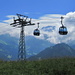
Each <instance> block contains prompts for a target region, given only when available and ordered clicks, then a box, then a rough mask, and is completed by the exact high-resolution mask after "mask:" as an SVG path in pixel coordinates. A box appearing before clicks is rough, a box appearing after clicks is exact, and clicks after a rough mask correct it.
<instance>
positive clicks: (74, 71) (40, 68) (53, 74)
mask: <svg viewBox="0 0 75 75" xmlns="http://www.w3.org/2000/svg"><path fill="white" fill-rule="evenodd" d="M0 75H75V58H60V59H58V58H57V59H48V60H39V61H27V62H25V61H9V62H7V61H0Z"/></svg>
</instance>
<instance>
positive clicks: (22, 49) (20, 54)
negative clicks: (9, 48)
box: [10, 14, 35, 60]
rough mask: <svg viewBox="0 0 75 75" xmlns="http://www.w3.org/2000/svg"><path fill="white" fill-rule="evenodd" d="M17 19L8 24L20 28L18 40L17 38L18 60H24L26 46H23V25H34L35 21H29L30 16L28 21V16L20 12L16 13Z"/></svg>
mask: <svg viewBox="0 0 75 75" xmlns="http://www.w3.org/2000/svg"><path fill="white" fill-rule="evenodd" d="M17 16H18V19H15V17H14V18H13V19H14V23H11V24H10V25H11V26H13V27H18V28H21V32H20V40H19V50H18V60H26V48H25V33H24V27H25V26H30V25H35V23H31V18H30V20H29V21H27V18H28V16H24V15H21V14H17Z"/></svg>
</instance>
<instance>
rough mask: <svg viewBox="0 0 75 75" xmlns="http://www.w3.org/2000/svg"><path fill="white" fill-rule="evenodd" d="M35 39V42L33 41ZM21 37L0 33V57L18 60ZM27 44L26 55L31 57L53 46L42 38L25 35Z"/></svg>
mask: <svg viewBox="0 0 75 75" xmlns="http://www.w3.org/2000/svg"><path fill="white" fill-rule="evenodd" d="M33 41H34V42H33ZM18 43H19V38H16V37H12V36H10V35H9V34H3V35H0V59H3V60H17V59H18V46H19V44H18ZM25 44H26V54H27V55H26V56H27V58H28V57H31V56H34V55H36V54H38V53H39V52H41V51H42V50H44V48H47V47H49V46H50V45H51V46H52V45H53V44H51V43H50V42H48V41H46V40H40V39H37V38H35V37H32V36H26V37H25Z"/></svg>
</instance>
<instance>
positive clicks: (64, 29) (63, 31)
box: [59, 26, 68, 35]
mask: <svg viewBox="0 0 75 75" xmlns="http://www.w3.org/2000/svg"><path fill="white" fill-rule="evenodd" d="M67 33H68V31H67V28H66V27H65V26H62V27H60V28H59V34H60V35H67Z"/></svg>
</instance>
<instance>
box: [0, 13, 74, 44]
mask: <svg viewBox="0 0 75 75" xmlns="http://www.w3.org/2000/svg"><path fill="white" fill-rule="evenodd" d="M13 16H15V15H9V16H7V17H8V18H9V19H8V20H5V21H3V22H6V23H0V34H6V33H8V34H10V35H11V36H14V37H16V36H19V33H20V29H18V28H13V27H11V26H10V23H12V22H13V20H12V17H13ZM61 16H64V17H65V18H64V20H63V24H64V25H65V26H66V27H67V28H68V35H65V36H64V35H59V33H58V30H59V27H60V26H61V23H60V17H61ZM32 22H33V23H36V24H37V23H38V22H39V23H40V28H39V29H40V32H41V35H40V36H39V37H36V38H38V39H44V40H45V39H46V40H48V41H50V42H51V43H55V44H56V43H61V42H66V43H68V42H69V41H73V40H74V37H75V28H74V27H75V12H69V13H67V14H66V15H62V14H46V15H44V16H41V17H39V18H38V19H32ZM48 26H51V27H55V28H54V29H53V28H51V27H50V29H51V31H46V30H43V29H42V28H43V27H44V28H45V27H48ZM36 28H37V25H34V26H27V27H25V34H26V35H27V36H28V35H31V36H33V31H34V29H36ZM52 29H53V30H52ZM48 30H49V28H48ZM44 35H46V36H47V38H45V37H44Z"/></svg>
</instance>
